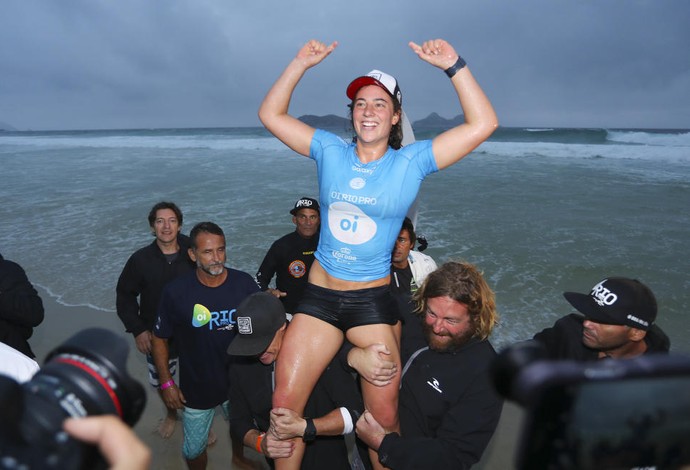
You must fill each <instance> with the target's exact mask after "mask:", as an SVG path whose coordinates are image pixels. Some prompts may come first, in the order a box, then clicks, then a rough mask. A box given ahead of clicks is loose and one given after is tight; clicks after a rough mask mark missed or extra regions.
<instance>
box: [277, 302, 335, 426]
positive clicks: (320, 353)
mask: <svg viewBox="0 0 690 470" xmlns="http://www.w3.org/2000/svg"><path fill="white" fill-rule="evenodd" d="M342 343H343V333H342V331H340V330H339V329H338V328H336V327H335V326H333V325H330V324H328V323H326V322H324V321H322V320H319V319H317V318H314V317H311V316H309V315H304V314H299V313H298V314H295V315H294V316H293V319H292V321H291V322H290V326H288V328H287V331H286V332H285V336H284V338H283V344H282V345H281V348H280V353H279V354H278V360H277V361H276V389H275V391H274V392H273V406H274V407H282V408H288V409H291V410H293V411H295V412H297V413H299V414H300V415H301V414H302V413H303V412H304V406H305V405H306V403H307V399H308V398H309V395H310V394H311V392H312V390H313V388H314V385H315V384H316V382H317V381H318V380H319V377H321V374H322V373H323V371H324V370H325V369H326V367H327V366H328V364H329V363H330V362H331V360H332V359H333V357H334V356H335V354H336V353H337V352H338V349H340V346H341V345H342Z"/></svg>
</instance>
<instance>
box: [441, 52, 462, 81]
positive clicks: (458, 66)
mask: <svg viewBox="0 0 690 470" xmlns="http://www.w3.org/2000/svg"><path fill="white" fill-rule="evenodd" d="M465 65H467V62H465V61H464V60H463V58H462V57H460V56H458V60H456V61H455V63H454V64H453V65H451V66H450V67H448V68H447V69H446V70H444V72H445V73H446V75H448V78H453V76H454V75H455V74H456V73H458V70H460V69H461V68H463V67H464V66H465Z"/></svg>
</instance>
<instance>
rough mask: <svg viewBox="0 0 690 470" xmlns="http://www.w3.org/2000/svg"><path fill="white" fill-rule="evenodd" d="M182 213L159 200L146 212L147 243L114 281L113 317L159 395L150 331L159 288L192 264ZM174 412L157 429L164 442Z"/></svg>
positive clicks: (172, 363)
mask: <svg viewBox="0 0 690 470" xmlns="http://www.w3.org/2000/svg"><path fill="white" fill-rule="evenodd" d="M182 220H183V218H182V211H181V210H180V208H179V207H177V205H176V204H175V203H173V202H167V201H162V202H159V203H157V204H155V205H154V206H153V207H152V208H151V210H150V211H149V215H148V221H149V227H150V228H151V234H152V235H153V236H154V237H155V240H153V241H152V242H151V243H150V244H148V245H146V246H145V247H143V248H140V249H139V250H137V251H135V252H134V254H133V255H132V256H130V257H129V259H128V260H127V263H126V264H125V267H124V268H123V270H122V273H121V274H120V278H119V279H118V281H117V288H116V292H117V299H116V307H117V315H118V316H119V317H120V320H122V323H123V324H124V326H125V329H126V330H127V332H128V333H131V334H132V336H134V341H135V343H136V346H137V350H139V352H140V353H142V354H145V355H146V361H147V363H148V369H149V383H150V384H151V386H152V387H154V388H156V389H157V390H158V391H159V393H160V390H159V387H160V381H159V380H158V373H157V371H156V367H155V365H154V363H153V357H152V356H151V334H152V333H151V331H152V330H153V324H154V323H155V321H156V315H157V309H158V302H159V300H160V298H161V293H162V292H163V287H164V286H165V285H166V284H167V283H168V282H170V281H171V280H173V279H175V278H176V277H178V276H179V275H180V274H182V273H185V272H188V271H191V270H193V269H194V268H195V267H196V265H195V264H194V262H193V261H192V260H191V259H190V258H189V255H188V251H189V246H190V242H189V237H187V236H186V235H183V234H181V233H180V230H181V229H182ZM168 367H169V368H170V371H171V373H172V374H173V375H175V372H176V370H177V350H176V349H175V348H174V347H173V349H172V353H171V355H170V361H169V364H168ZM176 422H177V410H175V409H168V410H167V415H166V417H165V419H163V420H162V421H161V423H160V425H159V426H158V433H159V434H160V436H161V437H163V438H164V439H167V438H168V437H170V436H171V435H172V433H173V431H174V430H175V424H176Z"/></svg>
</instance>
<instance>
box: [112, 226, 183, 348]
mask: <svg viewBox="0 0 690 470" xmlns="http://www.w3.org/2000/svg"><path fill="white" fill-rule="evenodd" d="M177 243H178V244H179V245H180V252H179V253H178V255H177V258H176V259H175V261H173V262H172V263H168V260H167V259H166V258H165V255H164V254H163V252H162V251H161V250H160V248H159V247H158V244H157V243H156V240H154V241H153V242H152V243H151V244H150V245H147V246H145V247H144V248H141V249H139V250H137V251H136V252H134V254H133V255H132V256H130V257H129V259H128V260H127V263H126V264H125V267H124V269H123V270H122V274H120V278H119V279H118V281H117V300H116V306H117V315H118V316H119V317H120V320H122V323H123V324H124V325H125V329H126V330H127V332H129V333H132V335H134V336H135V337H136V336H138V335H139V334H141V333H143V332H144V331H151V330H152V329H153V324H154V323H155V321H156V314H157V311H158V302H159V301H160V297H161V293H162V291H163V287H165V285H166V284H167V283H168V282H170V281H172V280H173V279H175V278H176V277H178V276H179V275H180V274H182V273H185V272H187V271H189V270H191V269H194V268H195V264H194V262H193V261H192V260H191V259H189V254H188V253H187V251H188V249H189V246H190V240H189V237H187V236H186V235H182V234H179V235H178V236H177Z"/></svg>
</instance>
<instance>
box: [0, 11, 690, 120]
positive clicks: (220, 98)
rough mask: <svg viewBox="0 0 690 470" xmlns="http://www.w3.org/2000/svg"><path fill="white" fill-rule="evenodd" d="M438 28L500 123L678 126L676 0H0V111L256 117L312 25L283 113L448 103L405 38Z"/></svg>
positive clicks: (682, 21)
mask: <svg viewBox="0 0 690 470" xmlns="http://www.w3.org/2000/svg"><path fill="white" fill-rule="evenodd" d="M437 37H439V38H443V39H446V40H448V41H449V42H451V44H453V45H454V46H455V47H456V49H457V50H458V52H460V54H461V55H462V56H463V57H464V58H465V59H466V60H467V62H468V64H469V66H470V68H471V70H472V72H473V74H474V75H475V76H476V77H477V79H478V80H479V82H480V84H481V85H482V87H483V88H484V90H485V91H486V93H487V94H488V95H489V97H490V99H491V100H492V102H493V104H494V107H495V108H496V111H497V112H498V116H499V119H500V121H501V124H502V125H504V126H528V127H529V126H534V127H537V126H541V127H642V128H690V0H646V1H643V0H535V1H532V0H423V1H415V2H411V1H407V0H383V1H380V0H347V1H340V0H325V1H322V2H315V1H304V0H281V1H277V0H249V1H236V0H111V1H105V0H0V121H3V122H6V123H8V124H10V125H12V126H14V127H15V128H17V129H20V130H28V129H33V130H44V129H104V128H142V127H143V128H164V127H228V126H255V125H259V122H258V119H257V118H256V111H257V108H258V106H259V103H260V102H261V99H262V98H263V96H264V94H265V93H266V91H267V90H268V88H269V87H270V85H271V84H272V82H273V81H274V80H275V78H276V77H277V76H278V75H279V74H280V72H281V71H282V70H283V68H284V67H285V65H286V64H287V63H288V62H289V61H290V59H292V57H294V55H295V53H296V52H297V50H298V49H299V48H300V47H301V46H302V44H303V43H305V42H306V41H307V40H308V39H310V38H316V39H320V40H322V41H324V42H329V43H330V42H332V41H334V40H337V41H338V42H339V43H340V45H339V47H338V48H337V49H336V51H335V52H334V53H333V54H331V56H330V57H328V58H327V60H326V61H324V62H323V63H321V64H320V65H319V66H317V67H316V68H313V69H311V70H310V71H309V72H308V73H307V75H306V76H305V78H304V79H303V81H302V82H301V83H300V86H299V88H298V89H297V91H296V93H295V96H294V99H293V102H292V107H291V112H292V113H293V114H294V115H297V116H299V115H302V114H317V115H322V114H338V115H341V116H345V115H346V105H347V99H346V97H345V87H346V86H347V84H348V83H349V81H350V80H351V79H352V78H354V77H355V76H358V75H362V74H365V73H366V72H368V71H369V70H371V69H373V68H379V69H381V70H384V71H386V72H388V73H390V74H392V75H394V76H396V77H397V78H398V81H399V83H400V85H401V88H402V91H403V106H404V108H405V110H406V112H407V114H408V115H409V117H410V119H411V120H413V121H414V120H417V119H421V118H423V117H426V116H427V115H428V114H429V113H431V112H434V111H435V112H438V113H439V114H440V115H441V116H443V117H447V118H450V117H453V116H455V115H457V114H458V113H459V112H460V109H459V106H458V103H457V99H456V97H455V95H454V93H453V91H452V88H451V86H450V84H449V83H448V79H447V78H446V77H445V75H444V74H443V73H442V72H441V71H440V70H438V69H436V68H433V67H432V66H430V65H428V64H426V63H425V62H423V61H421V60H419V59H418V58H417V57H416V55H415V54H414V53H413V52H412V51H411V50H410V49H409V48H408V46H407V43H408V41H410V40H413V41H415V42H418V43H420V42H422V41H424V40H426V39H432V38H437Z"/></svg>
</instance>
